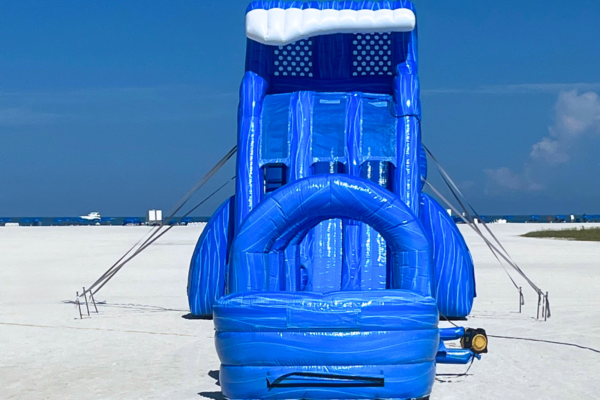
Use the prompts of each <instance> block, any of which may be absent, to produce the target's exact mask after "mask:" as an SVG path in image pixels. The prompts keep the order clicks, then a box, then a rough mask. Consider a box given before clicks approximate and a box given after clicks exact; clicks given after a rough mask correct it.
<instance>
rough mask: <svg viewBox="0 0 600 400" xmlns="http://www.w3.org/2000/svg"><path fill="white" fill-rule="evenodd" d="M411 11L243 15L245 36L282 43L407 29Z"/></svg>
mask: <svg viewBox="0 0 600 400" xmlns="http://www.w3.org/2000/svg"><path fill="white" fill-rule="evenodd" d="M416 23H417V22H416V17H415V14H414V13H413V12H412V11H411V10H409V9H407V8H398V9H396V10H376V11H373V10H358V11H356V10H331V9H329V10H318V9H316V8H307V9H305V10H301V9H299V8H288V9H287V10H284V9H282V8H272V9H270V10H261V9H255V10H252V11H250V12H249V13H248V14H246V36H247V37H248V38H249V39H252V40H255V41H257V42H259V43H262V44H266V45H272V46H283V45H286V44H290V43H293V42H295V41H297V40H300V39H306V38H309V37H311V36H318V35H330V34H333V33H371V32H410V31H412V30H413V29H415V25H416Z"/></svg>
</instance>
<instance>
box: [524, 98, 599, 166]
mask: <svg viewBox="0 0 600 400" xmlns="http://www.w3.org/2000/svg"><path fill="white" fill-rule="evenodd" d="M554 111H555V122H554V125H553V126H551V127H549V128H548V132H549V134H548V136H546V137H544V138H543V139H542V140H540V141H539V142H538V143H536V144H534V145H533V147H532V150H531V158H532V159H533V160H539V161H543V162H546V163H548V164H562V163H566V162H567V161H569V150H571V148H572V147H573V145H574V144H575V143H576V142H577V141H578V140H579V139H580V138H581V137H582V136H584V135H594V134H597V133H600V98H599V97H598V94H596V93H594V92H587V93H583V94H581V95H580V94H578V93H577V91H575V90H572V91H569V92H563V93H561V94H560V95H559V97H558V101H557V102H556V105H555V106H554Z"/></svg>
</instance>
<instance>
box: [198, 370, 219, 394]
mask: <svg viewBox="0 0 600 400" xmlns="http://www.w3.org/2000/svg"><path fill="white" fill-rule="evenodd" d="M208 376H210V377H211V378H213V379H214V380H215V385H217V386H221V384H220V383H219V371H208ZM198 395H199V396H201V397H206V398H207V399H213V400H225V397H224V396H223V394H222V393H221V392H200V393H198Z"/></svg>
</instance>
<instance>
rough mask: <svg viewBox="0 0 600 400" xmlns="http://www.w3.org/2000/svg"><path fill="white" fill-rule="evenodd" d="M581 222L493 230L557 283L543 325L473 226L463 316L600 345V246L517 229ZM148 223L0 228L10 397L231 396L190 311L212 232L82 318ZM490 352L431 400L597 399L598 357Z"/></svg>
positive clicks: (521, 333)
mask: <svg viewBox="0 0 600 400" xmlns="http://www.w3.org/2000/svg"><path fill="white" fill-rule="evenodd" d="M569 226H571V224H555V225H547V224H544V225H537V224H506V225H492V226H491V229H493V231H494V233H495V234H496V235H497V236H498V237H499V239H500V240H501V241H502V243H503V244H504V246H505V248H506V249H507V250H508V251H509V252H510V254H511V255H512V257H513V259H514V260H515V261H516V262H517V263H519V264H520V265H521V267H522V268H523V269H524V271H525V272H526V273H527V274H528V275H529V277H530V278H531V279H532V280H533V281H534V282H536V283H537V285H539V286H540V287H542V288H543V289H544V290H547V291H549V293H550V301H551V305H552V309H551V311H552V318H550V319H549V320H548V321H547V322H541V321H537V320H536V319H535V316H536V311H537V296H536V295H535V293H534V292H533V291H532V290H531V289H530V288H529V287H528V286H527V284H526V283H525V282H524V281H523V280H518V282H519V284H520V285H522V286H523V291H524V294H525V306H524V308H523V312H522V313H521V314H519V313H518V299H519V298H518V292H517V291H516V290H515V288H514V286H513V285H512V283H511V282H510V280H509V279H508V277H507V276H506V273H505V271H504V270H503V269H502V268H501V267H500V265H499V264H498V262H497V261H496V259H495V258H494V257H493V255H492V254H491V253H490V251H489V250H488V249H487V247H486V246H485V244H484V243H483V242H482V241H481V240H480V239H479V238H478V237H477V236H476V235H475V233H474V232H472V231H471V230H470V229H469V228H468V227H466V226H464V225H463V226H461V227H460V228H461V231H462V232H463V234H464V235H465V238H466V240H467V243H468V244H469V247H470V249H471V251H472V254H473V257H474V260H475V265H476V278H477V292H478V297H477V299H476V302H475V306H474V310H473V312H472V316H471V317H470V318H469V320H468V321H461V322H460V324H461V325H465V326H469V327H481V328H485V329H486V330H487V332H488V334H490V335H497V336H511V337H519V338H532V339H541V340H547V341H558V342H568V343H574V344H578V345H581V346H587V347H592V348H595V349H600V312H599V311H598V310H599V309H600V296H598V294H597V291H598V288H599V287H600V243H594V242H572V241H559V240H549V239H530V238H522V237H519V235H520V234H522V233H525V232H528V231H531V230H537V229H540V228H541V227H544V228H549V227H552V228H556V227H560V228H562V227H564V228H567V227H569ZM149 229H150V228H147V227H104V226H99V227H95V226H93V227H15V228H12V227H3V228H0V243H1V250H0V282H1V284H0V338H1V340H0V386H1V387H2V391H1V394H0V398H6V399H92V398H97V399H147V398H152V399H202V398H212V399H220V398H221V396H220V390H219V386H218V385H217V379H216V378H217V376H218V375H217V371H218V369H219V361H218V358H217V355H216V352H215V350H214V344H213V337H214V332H213V324H212V321H204V320H190V319H185V318H183V317H184V316H185V315H186V314H187V313H188V310H187V298H186V285H187V272H188V265H189V259H190V256H191V254H192V251H193V248H194V245H195V243H196V241H197V239H198V236H199V235H200V232H201V229H202V227H201V226H188V227H177V228H175V229H173V230H172V231H171V232H169V233H168V234H167V235H166V236H164V237H163V238H161V239H160V240H159V241H158V242H157V243H156V244H155V245H153V246H152V247H150V248H149V249H148V250H147V251H146V252H144V253H143V254H142V255H140V256H139V257H137V258H136V259H135V260H134V261H133V262H131V263H130V264H128V265H127V266H126V267H125V268H124V269H123V270H122V271H121V273H119V275H117V276H116V277H115V279H113V280H112V281H111V282H110V283H109V284H108V285H107V286H106V287H105V288H104V289H103V290H102V291H101V292H100V293H99V294H98V296H97V298H96V300H97V301H98V302H101V304H99V305H98V308H99V311H100V313H99V314H94V313H93V314H92V316H91V317H87V316H86V317H85V318H84V319H83V320H80V319H79V315H78V311H77V309H76V307H75V306H74V305H73V304H72V303H70V302H72V301H73V300H74V298H75V291H77V290H79V291H81V290H82V286H84V285H85V286H87V285H89V284H91V283H92V282H93V281H94V280H95V279H96V278H98V277H99V276H100V275H101V274H102V273H103V272H104V271H105V270H106V269H107V268H108V267H110V266H111V265H112V263H114V262H115V261H116V260H117V259H118V258H119V257H120V256H121V255H122V254H123V253H124V252H125V251H126V250H127V249H128V248H129V247H131V246H132V245H133V244H134V243H136V242H137V241H138V240H139V239H140V237H142V236H143V235H144V234H145V233H147V232H148V230H149ZM513 276H514V277H516V274H513ZM83 310H84V313H85V314H86V315H87V313H86V312H85V307H84V309H83ZM446 325H448V324H447V323H446V322H444V323H442V326H446ZM489 349H490V352H489V353H488V354H486V355H484V357H483V359H482V360H481V361H475V363H474V364H473V365H472V367H471V369H470V371H469V374H468V375H467V376H463V377H458V378H456V377H447V376H444V377H441V376H440V379H441V380H443V381H445V382H437V383H436V385H435V387H434V392H433V395H432V399H440V400H441V399H444V400H450V399H461V400H464V399H592V398H598V396H599V395H598V393H600V379H599V378H598V375H599V374H600V353H596V352H593V351H590V350H584V349H580V348H576V347H572V346H565V345H558V344H550V343H543V342H532V341H523V340H511V339H496V338H491V339H490V345H489ZM465 370H466V367H465V366H440V367H439V368H438V372H439V373H462V372H464V371H465Z"/></svg>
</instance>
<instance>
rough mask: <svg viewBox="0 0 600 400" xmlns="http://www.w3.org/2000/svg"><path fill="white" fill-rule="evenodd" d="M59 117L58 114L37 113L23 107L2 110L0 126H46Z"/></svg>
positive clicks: (0, 112)
mask: <svg viewBox="0 0 600 400" xmlns="http://www.w3.org/2000/svg"><path fill="white" fill-rule="evenodd" d="M59 117H60V115H57V114H53V113H45V112H36V111H32V110H30V109H28V108H22V107H8V108H0V126H23V125H44V124H48V123H52V122H54V121H56V119H58V118H59Z"/></svg>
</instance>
